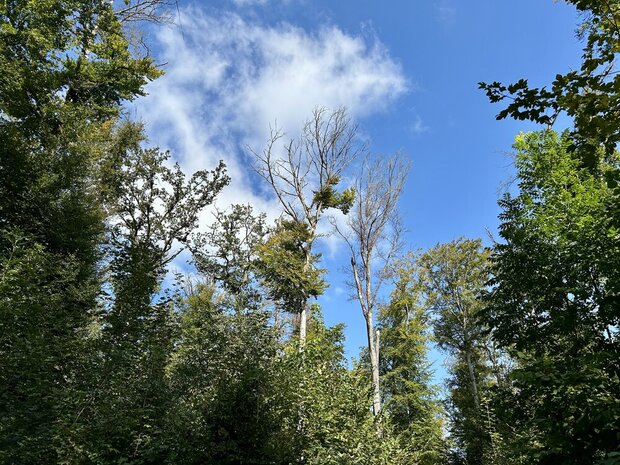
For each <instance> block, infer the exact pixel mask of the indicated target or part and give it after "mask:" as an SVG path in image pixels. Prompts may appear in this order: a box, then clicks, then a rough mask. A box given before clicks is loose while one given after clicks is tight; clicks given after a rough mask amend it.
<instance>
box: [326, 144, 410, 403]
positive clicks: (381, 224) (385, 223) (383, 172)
mask: <svg viewBox="0 0 620 465" xmlns="http://www.w3.org/2000/svg"><path fill="white" fill-rule="evenodd" d="M408 171H409V163H408V161H407V160H405V159H404V158H403V157H402V156H401V155H398V154H397V155H394V156H392V157H389V158H380V157H374V158H372V159H371V158H366V160H365V161H364V163H363V165H362V167H361V170H360V174H359V176H358V178H357V179H356V181H355V191H356V192H355V194H356V197H355V202H354V204H353V208H352V209H351V212H350V213H349V215H348V217H347V221H346V223H347V227H346V228H345V227H342V226H339V225H338V224H337V222H335V221H334V222H333V224H334V226H335V228H336V231H337V232H338V233H339V234H340V236H341V237H342V238H344V240H345V241H346V243H347V245H348V246H349V249H350V252H351V269H350V273H351V278H352V279H351V281H350V285H351V287H352V289H353V296H354V298H355V299H356V300H358V301H359V304H360V307H361V310H362V314H363V315H364V319H365V321H366V333H367V337H368V353H369V356H370V367H371V378H372V392H373V412H374V414H375V415H378V414H379V413H380V411H381V391H380V385H379V331H375V328H374V312H375V310H376V308H377V296H378V293H379V290H380V289H381V286H382V284H383V282H384V279H385V277H386V273H385V268H386V266H387V265H389V263H390V261H391V260H392V259H393V258H394V257H395V255H396V253H397V252H398V250H399V248H400V239H401V233H402V225H401V222H400V218H399V215H398V210H397V204H398V199H399V198H400V195H401V193H402V190H403V187H404V184H405V180H406V177H407V174H408Z"/></svg>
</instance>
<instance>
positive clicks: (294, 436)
mask: <svg viewBox="0 0 620 465" xmlns="http://www.w3.org/2000/svg"><path fill="white" fill-rule="evenodd" d="M312 320H313V321H312V324H311V325H310V327H309V328H310V330H309V331H308V338H307V340H306V346H305V348H304V350H303V351H302V352H299V351H298V350H296V347H295V346H294V345H292V344H288V345H287V346H286V347H285V351H284V353H283V355H282V357H281V358H279V359H278V361H277V363H276V372H275V381H276V385H275V389H274V395H275V399H274V401H275V402H274V403H275V405H277V406H279V408H280V409H281V417H280V420H279V424H280V429H279V431H278V433H277V434H276V435H275V437H274V439H276V440H277V441H278V444H287V445H289V447H290V449H289V450H287V449H284V451H285V452H288V453H289V454H291V455H289V456H286V455H284V456H281V457H280V458H279V460H278V462H279V463H298V464H313V465H340V464H345V465H354V464H358V463H364V464H371V465H387V464H390V465H391V464H400V463H403V464H404V463H406V462H402V461H400V457H399V455H398V452H399V450H398V445H397V443H396V441H395V440H394V438H393V437H392V436H391V434H390V430H389V425H387V424H386V425H385V428H384V434H383V435H382V436H379V435H377V430H376V425H375V419H374V416H373V414H372V413H371V412H370V410H369V409H368V403H369V401H370V392H369V390H368V387H367V383H366V380H365V375H363V374H362V373H360V372H359V371H357V370H350V369H349V368H348V367H347V361H346V359H345V357H344V347H343V326H342V325H337V326H334V327H332V328H327V327H325V325H324V323H323V321H322V317H321V313H320V310H319V309H318V308H317V307H316V306H315V308H314V310H313V312H312ZM300 407H301V408H300ZM280 448H281V446H280Z"/></svg>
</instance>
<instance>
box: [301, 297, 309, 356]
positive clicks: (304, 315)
mask: <svg viewBox="0 0 620 465" xmlns="http://www.w3.org/2000/svg"><path fill="white" fill-rule="evenodd" d="M307 332H308V302H307V301H306V302H305V303H304V305H303V307H302V308H301V313H300V314H299V351H300V352H301V351H303V350H304V347H305V345H306V334H307Z"/></svg>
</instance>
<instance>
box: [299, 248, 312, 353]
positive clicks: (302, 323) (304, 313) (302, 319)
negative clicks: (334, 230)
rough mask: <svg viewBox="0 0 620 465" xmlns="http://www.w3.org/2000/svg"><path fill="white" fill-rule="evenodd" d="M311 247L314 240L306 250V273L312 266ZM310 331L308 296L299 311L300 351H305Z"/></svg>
mask: <svg viewBox="0 0 620 465" xmlns="http://www.w3.org/2000/svg"><path fill="white" fill-rule="evenodd" d="M311 247H312V242H310V243H309V244H308V248H307V249H306V250H305V255H306V256H305V263H304V273H305V272H306V271H308V268H309V267H310V257H311V252H310V250H311ZM307 333H308V297H307V296H306V300H305V301H304V302H303V304H302V306H301V309H300V312H299V351H300V352H301V351H303V350H304V347H305V345H306V335H307Z"/></svg>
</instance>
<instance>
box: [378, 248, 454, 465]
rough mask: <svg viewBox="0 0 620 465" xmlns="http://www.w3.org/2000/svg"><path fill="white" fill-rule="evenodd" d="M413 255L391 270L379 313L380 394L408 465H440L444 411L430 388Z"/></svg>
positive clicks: (424, 313)
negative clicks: (389, 285)
mask: <svg viewBox="0 0 620 465" xmlns="http://www.w3.org/2000/svg"><path fill="white" fill-rule="evenodd" d="M416 271H417V268H416V265H415V257H414V256H413V255H411V256H409V257H406V258H405V259H403V260H398V261H396V263H394V264H392V265H391V266H390V275H391V276H393V279H394V281H395V282H394V289H393V290H392V293H391V295H390V301H389V303H388V304H387V305H383V306H381V307H380V310H379V317H378V320H377V327H378V330H380V331H381V340H380V351H381V354H382V355H381V360H380V369H381V371H380V374H381V380H382V386H381V392H382V397H383V399H384V402H385V406H384V412H385V413H387V416H388V417H389V420H390V423H391V425H392V428H393V431H394V433H395V434H396V437H397V438H398V441H399V444H400V448H401V449H402V450H403V451H404V452H406V453H407V454H408V457H409V463H416V464H423V465H432V464H439V463H443V460H444V452H445V450H444V449H445V446H446V445H445V441H444V438H443V410H442V408H441V405H440V403H439V401H438V399H437V394H438V393H437V389H436V387H435V386H433V385H432V384H431V381H432V371H431V368H430V362H429V360H428V351H429V346H430V344H431V343H432V337H431V334H430V333H431V316H430V315H429V313H428V309H427V308H426V307H425V306H424V302H423V295H422V289H421V286H420V283H419V280H418V275H417V273H416Z"/></svg>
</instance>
